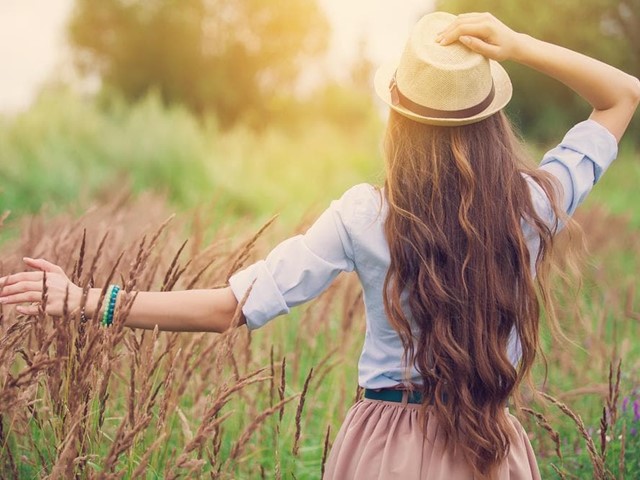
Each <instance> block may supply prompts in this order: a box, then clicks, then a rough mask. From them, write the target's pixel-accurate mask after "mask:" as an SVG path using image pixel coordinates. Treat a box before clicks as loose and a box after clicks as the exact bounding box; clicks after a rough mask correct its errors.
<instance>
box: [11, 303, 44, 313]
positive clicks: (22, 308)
mask: <svg viewBox="0 0 640 480" xmlns="http://www.w3.org/2000/svg"><path fill="white" fill-rule="evenodd" d="M16 311H17V312H18V313H21V314H22V315H38V314H39V313H40V307H39V306H38V305H30V306H28V307H26V306H21V305H19V306H17V307H16Z"/></svg>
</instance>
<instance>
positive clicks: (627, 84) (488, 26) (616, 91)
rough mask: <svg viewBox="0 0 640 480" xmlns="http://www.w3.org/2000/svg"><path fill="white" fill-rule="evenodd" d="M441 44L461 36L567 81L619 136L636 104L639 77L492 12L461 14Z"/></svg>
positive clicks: (487, 52) (475, 46)
mask: <svg viewBox="0 0 640 480" xmlns="http://www.w3.org/2000/svg"><path fill="white" fill-rule="evenodd" d="M439 40H440V43H441V44H442V45H448V44H450V43H453V42H455V41H457V40H459V41H460V42H462V43H463V44H464V45H466V46H467V47H469V48H470V49H472V50H474V51H476V52H478V53H480V54H482V55H484V56H486V57H489V58H492V59H494V60H499V61H501V60H513V61H515V62H518V63H521V64H523V65H526V66H528V67H531V68H534V69H535V70H538V71H540V72H542V73H544V74H545V75H548V76H550V77H552V78H555V79H556V80H559V81H560V82H562V83H564V84H565V85H567V86H568V87H569V88H571V89H572V90H574V91H575V92H576V93H577V94H578V95H580V96H581V97H582V98H584V99H585V100H586V101H587V102H589V104H590V105H591V106H592V107H593V112H592V113H591V117H590V118H591V119H592V120H595V121H596V122H598V123H600V124H601V125H602V126H604V127H605V128H606V129H607V130H609V131H610V132H611V133H612V134H613V135H614V136H615V137H616V139H617V140H618V141H620V138H621V137H622V135H623V134H624V132H625V130H626V129H627V126H628V125H629V122H630V120H631V117H632V116H633V113H634V112H635V110H636V108H637V106H638V103H640V81H639V80H638V79H637V78H635V77H633V76H631V75H628V74H626V73H624V72H622V71H620V70H618V69H617V68H614V67H612V66H610V65H607V64H606V63H603V62H600V61H598V60H595V59H593V58H590V57H587V56H586V55H582V54H580V53H577V52H574V51H572V50H569V49H567V48H563V47H560V46H557V45H553V44H551V43H547V42H543V41H542V40H538V39H535V38H533V37H531V36H529V35H526V34H523V33H518V32H514V31H513V30H511V29H510V28H509V27H507V26H506V25H504V24H503V23H502V22H500V21H499V20H498V19H496V18H495V17H494V16H493V15H491V14H489V13H466V14H462V15H459V16H458V18H457V19H456V20H455V21H453V23H451V25H449V26H448V27H447V28H446V29H445V30H444V31H442V32H441V33H440V39H439Z"/></svg>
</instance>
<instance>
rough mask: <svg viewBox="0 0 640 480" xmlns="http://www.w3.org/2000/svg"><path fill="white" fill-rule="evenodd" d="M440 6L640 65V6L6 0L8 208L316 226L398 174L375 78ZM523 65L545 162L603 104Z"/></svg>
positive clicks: (384, 0)
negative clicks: (134, 202)
mask: <svg viewBox="0 0 640 480" xmlns="http://www.w3.org/2000/svg"><path fill="white" fill-rule="evenodd" d="M434 9H442V10H446V11H451V12H454V13H458V12H463V11H478V10H480V11H483V10H487V11H491V12H493V13H494V14H495V15H496V16H497V17H498V18H500V19H502V20H503V21H505V23H507V24H508V25H510V26H511V27H513V28H514V29H516V30H521V31H524V32H527V33H529V34H532V35H534V36H538V37H540V38H543V39H546V40H549V41H551V42H555V43H558V44H561V45H564V46H567V47H569V48H574V49H577V50H579V51H581V52H584V53H587V54H589V55H592V56H595V57H597V58H600V59H602V60H604V61H606V62H608V63H611V64H613V65H616V66H618V67H620V68H622V69H624V70H625V71H627V72H629V73H631V74H633V75H636V76H640V0H624V1H617V0H591V1H589V2H580V1H578V0H567V1H563V2H559V1H547V2H542V3H539V4H536V6H535V8H533V9H532V8H531V7H530V5H529V4H527V3H526V2H525V1H524V0H512V1H508V2H505V1H498V0H491V1H482V2H478V1H471V0H439V1H428V0H427V1H418V0H408V1H403V2H394V1H392V0H375V1H364V0H363V1H350V2H344V1H340V0H288V1H287V2H284V3H281V2H270V1H266V0H180V1H178V0H101V1H91V0H47V1H43V0H2V1H0V65H2V75H1V76H0V212H3V211H6V210H10V211H11V212H12V213H11V216H10V224H11V220H12V219H17V218H19V217H20V216H21V215H23V214H24V213H32V212H37V211H39V210H40V209H41V208H42V207H43V206H45V205H46V208H47V209H50V211H52V212H55V211H59V210H61V209H68V208H77V209H78V211H81V210H82V209H83V208H86V207H87V206H88V205H89V204H90V203H91V202H93V201H95V200H99V199H101V198H104V197H108V196H109V195H111V194H112V193H113V192H114V190H117V191H120V190H122V189H128V190H131V191H133V192H140V191H143V190H150V189H151V190H154V191H157V192H159V193H160V194H161V195H163V196H164V197H166V198H167V201H168V202H170V204H171V205H173V206H174V208H176V209H184V208H193V207H196V206H197V207H199V208H201V209H202V212H203V214H204V215H205V217H206V216H207V215H209V214H211V215H210V217H211V218H213V216H218V217H219V216H220V213H221V212H223V215H222V216H226V217H229V216H249V217H251V218H255V219H257V220H262V219H264V218H265V217H266V216H270V215H272V214H274V213H280V214H281V215H282V217H283V218H284V220H285V221H287V220H291V221H299V220H300V218H301V216H302V215H303V214H305V213H306V212H308V211H309V210H314V209H315V210H317V209H318V208H319V207H322V206H324V204H325V203H326V202H327V201H329V200H330V199H331V198H334V197H335V196H338V195H340V193H341V192H342V191H343V190H344V189H345V188H347V187H349V186H350V185H352V184H353V183H358V182H362V181H369V182H373V183H379V182H381V180H382V163H381V159H380V153H379V143H380V136H381V132H382V129H383V124H384V116H385V114H386V113H385V110H384V109H383V108H382V106H381V105H380V104H379V103H377V100H376V99H375V98H374V95H373V92H372V87H371V84H372V77H373V72H374V71H375V68H376V67H377V65H379V64H381V63H383V62H387V61H390V60H393V59H395V58H397V57H398V56H399V54H400V52H401V49H402V46H403V45H404V42H405V40H406V36H407V33H408V31H409V29H410V28H411V26H412V25H413V24H414V23H415V21H416V20H417V19H419V18H420V16H422V15H423V14H424V13H427V12H429V11H432V10H434ZM506 67H507V69H508V70H509V73H510V74H511V76H512V79H513V83H514V87H515V95H514V98H513V101H512V102H511V104H510V105H509V109H508V111H509V114H510V115H511V117H512V119H513V120H514V121H515V123H516V124H517V125H518V127H519V128H520V129H521V131H522V132H523V135H524V136H525V137H526V139H527V140H529V142H530V145H532V154H533V155H540V154H541V153H542V151H543V149H544V148H547V147H548V146H551V145H553V144H555V143H557V142H558V141H559V140H560V139H561V138H562V136H563V134H564V133H565V132H566V130H567V129H568V128H570V127H571V125H572V124H574V123H576V122H577V121H580V120H581V119H583V118H585V116H586V115H587V114H588V111H589V109H588V107H587V105H586V104H585V103H584V102H583V101H582V100H581V99H579V98H578V97H577V96H575V95H574V94H573V93H571V92H570V91H568V90H567V89H566V88H565V87H563V86H562V85H559V84H558V83H556V82H554V81H552V80H550V79H547V78H545V77H543V76H541V75H539V74H537V73H535V72H532V71H530V70H527V69H524V68H521V67H519V66H518V65H514V64H509V63H507V64H506ZM639 124H640V122H638V119H636V121H635V123H634V124H633V125H632V127H631V131H630V132H629V133H628V134H627V136H626V139H625V143H624V145H623V146H622V147H621V161H620V162H619V163H624V164H625V165H624V166H621V167H619V168H618V169H617V171H618V172H619V173H618V174H615V173H614V174H611V175H610V176H611V177H613V178H612V179H611V180H609V181H611V182H612V184H614V183H615V184H616V188H613V189H611V190H615V191H613V192H611V191H609V189H607V188H603V189H602V190H604V192H602V193H599V194H598V193H597V194H596V200H594V201H598V202H601V201H602V198H601V197H604V196H606V197H607V199H606V203H607V205H608V206H609V207H610V208H611V209H613V210H614V211H617V212H628V211H629V209H630V207H629V205H630V203H629V202H633V201H634V198H633V197H631V195H632V191H633V190H635V188H634V186H635V185H637V184H638V180H640V173H639V171H638V164H639V162H638V161H637V151H638V144H640V135H638V133H639V131H640V130H639ZM634 158H635V161H634ZM310 180H311V181H310ZM620 187H625V188H620ZM294 199H295V200H294ZM292 200H294V201H292ZM634 224H635V225H638V222H637V219H634ZM10 230H11V229H8V230H7V229H5V230H4V231H3V233H2V235H4V236H7V235H10Z"/></svg>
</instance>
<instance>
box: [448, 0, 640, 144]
mask: <svg viewBox="0 0 640 480" xmlns="http://www.w3.org/2000/svg"><path fill="white" fill-rule="evenodd" d="M437 5H438V8H439V9H442V10H445V11H450V12H452V13H456V14H457V13H463V12H478V11H488V12H491V13H492V14H494V15H495V16H496V17H497V18H499V19H500V20H502V21H503V22H504V23H506V24H507V25H508V26H509V27H511V28H513V29H514V30H516V31H520V32H524V33H527V34H529V35H532V36H534V37H537V38H540V39H542V40H545V41H548V42H551V43H555V44H558V45H562V46H564V47H567V48H570V49H572V50H576V51H579V52H581V53H584V54H586V55H589V56H592V57H594V58H598V59H601V60H603V61H605V62H607V63H610V64H612V65H614V66H616V67H618V68H621V69H622V70H624V71H626V72H628V73H630V74H632V75H635V76H640V37H639V35H640V33H639V32H640V0H623V1H618V0H592V1H588V2H583V1H580V0H567V1H557V0H556V1H550V2H537V3H536V4H535V5H532V4H531V3H530V2H526V1H525V0H510V1H502V0H481V1H477V0H438V2H437ZM505 68H506V69H507V70H508V72H509V75H510V76H511V79H512V81H513V86H514V96H513V100H512V101H511V103H510V105H509V106H508V111H509V112H510V113H511V115H512V116H513V117H514V118H515V119H516V120H517V122H518V123H519V124H520V126H521V127H522V129H523V130H524V131H525V132H526V133H527V135H528V136H532V137H535V138H536V139H538V140H540V141H543V142H547V141H557V139H558V136H559V134H560V130H561V127H560V126H561V125H567V124H572V123H576V122H577V121H579V120H581V119H583V118H585V117H586V115H588V113H589V107H588V105H587V104H586V103H585V102H584V101H583V100H581V99H580V98H579V97H578V96H577V95H576V94H574V93H573V92H571V91H570V90H569V89H568V88H566V87H565V86H563V85H561V84H560V83H558V82H556V81H555V80H552V79H550V78H548V77H546V76H544V75H542V74H540V73H537V72H535V71H533V70H531V69H529V68H526V67H523V66H521V65H517V64H506V65H505ZM632 129H633V130H635V131H639V130H640V120H638V119H636V121H635V124H634V125H633V126H632ZM634 140H635V141H636V142H637V141H638V137H637V136H636V137H635V138H634Z"/></svg>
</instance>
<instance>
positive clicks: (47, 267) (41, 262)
mask: <svg viewBox="0 0 640 480" xmlns="http://www.w3.org/2000/svg"><path fill="white" fill-rule="evenodd" d="M22 260H23V261H24V263H26V264H27V265H29V266H30V267H32V268H37V269H38V270H42V271H43V272H54V273H62V274H64V270H62V268H61V267H59V266H58V265H56V264H54V263H51V262H48V261H47V260H45V259H44V258H38V259H34V258H29V257H24V258H23V259H22Z"/></svg>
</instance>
